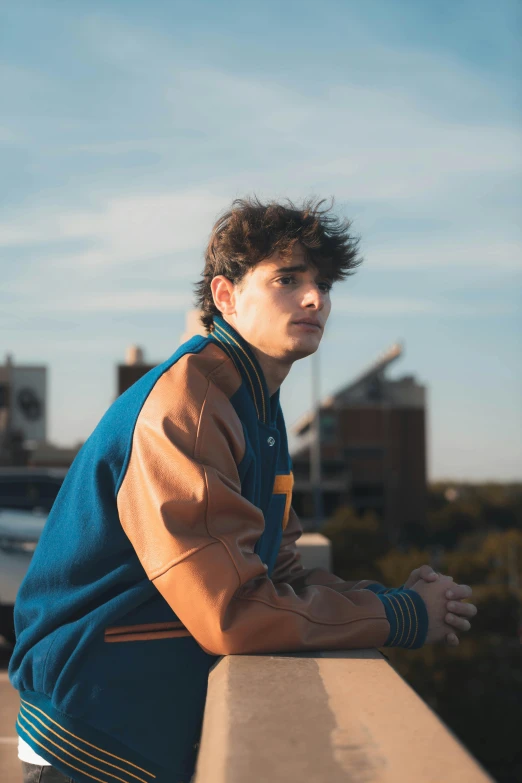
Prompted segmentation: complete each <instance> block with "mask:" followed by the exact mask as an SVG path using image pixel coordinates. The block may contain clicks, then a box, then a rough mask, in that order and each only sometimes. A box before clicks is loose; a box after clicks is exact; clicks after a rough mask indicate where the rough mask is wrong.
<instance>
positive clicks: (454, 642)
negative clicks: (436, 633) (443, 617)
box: [446, 633, 459, 647]
mask: <svg viewBox="0 0 522 783" xmlns="http://www.w3.org/2000/svg"><path fill="white" fill-rule="evenodd" d="M446 644H447V645H448V646H449V647H458V646H459V637H458V636H457V634H456V633H449V634H447V636H446Z"/></svg>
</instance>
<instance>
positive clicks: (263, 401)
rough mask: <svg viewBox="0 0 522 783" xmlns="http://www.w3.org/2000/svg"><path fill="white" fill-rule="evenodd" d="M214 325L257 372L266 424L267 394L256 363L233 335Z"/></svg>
mask: <svg viewBox="0 0 522 783" xmlns="http://www.w3.org/2000/svg"><path fill="white" fill-rule="evenodd" d="M214 325H215V327H216V329H220V330H221V331H222V332H223V334H226V335H227V337H228V338H229V339H230V340H232V342H233V343H235V344H236V345H237V347H238V348H239V350H240V351H243V353H244V354H245V356H246V358H247V359H248V361H249V362H250V364H251V365H252V367H253V369H254V372H255V374H256V377H257V380H258V383H259V388H260V390H261V401H262V403H263V421H264V422H265V423H266V406H265V393H264V391H263V384H262V383H261V378H260V377H259V373H258V372H257V369H256V366H255V364H254V362H253V361H252V359H251V358H250V356H249V355H248V353H247V352H246V351H245V349H244V348H243V346H242V345H241V344H240V343H238V341H237V340H236V339H235V338H234V337H232V335H231V334H228V332H226V331H225V330H224V329H223V327H221V326H220V325H219V324H214Z"/></svg>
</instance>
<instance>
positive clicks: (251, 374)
mask: <svg viewBox="0 0 522 783" xmlns="http://www.w3.org/2000/svg"><path fill="white" fill-rule="evenodd" d="M210 338H211V339H212V340H214V341H215V342H217V343H218V345H219V346H220V347H221V348H222V349H223V350H224V351H225V353H226V354H227V355H228V356H229V357H230V358H231V359H232V361H233V362H234V364H235V366H236V368H237V370H238V372H239V373H240V375H241V377H242V378H243V382H244V383H245V384H246V387H247V389H248V390H249V392H250V395H251V397H252V399H253V401H254V405H255V408H256V411H257V418H258V419H259V421H261V422H263V424H270V423H271V419H273V418H275V417H274V412H275V409H276V408H277V406H278V400H279V394H277V395H274V399H273V400H272V401H271V400H270V397H269V394H268V388H267V385H266V381H265V376H264V374H263V370H262V369H261V367H260V366H259V362H258V361H257V359H256V357H255V356H254V352H253V351H252V349H251V348H250V346H249V344H248V343H247V342H246V340H244V339H243V338H242V337H241V335H240V334H239V333H238V332H236V330H235V329H233V328H232V327H231V326H230V324H228V323H227V322H226V321H225V320H224V319H223V318H221V317H219V316H217V315H216V316H214V324H213V329H212V331H211V333H210ZM274 403H275V404H274Z"/></svg>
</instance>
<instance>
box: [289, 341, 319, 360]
mask: <svg viewBox="0 0 522 783" xmlns="http://www.w3.org/2000/svg"><path fill="white" fill-rule="evenodd" d="M320 344H321V340H320V339H319V340H317V338H316V339H313V340H299V341H295V342H294V343H293V344H292V345H291V346H289V350H288V354H289V358H291V361H293V362H297V361H299V359H306V357H307V356H311V355H312V354H313V353H315V352H316V351H317V349H318V348H319V346H320Z"/></svg>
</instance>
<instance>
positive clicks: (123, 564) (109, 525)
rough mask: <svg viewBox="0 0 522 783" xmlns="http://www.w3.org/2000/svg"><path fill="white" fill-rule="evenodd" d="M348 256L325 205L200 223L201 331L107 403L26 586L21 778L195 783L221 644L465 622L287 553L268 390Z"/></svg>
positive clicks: (425, 593)
mask: <svg viewBox="0 0 522 783" xmlns="http://www.w3.org/2000/svg"><path fill="white" fill-rule="evenodd" d="M358 263H359V262H358V259H357V242H356V241H355V240H354V239H353V238H352V237H351V236H350V233H349V224H348V223H342V222H340V221H338V220H336V219H335V218H334V217H332V215H331V214H329V212H328V211H327V210H322V209H321V207H320V205H315V206H314V205H313V204H307V205H305V206H304V207H303V208H302V209H297V208H296V207H294V206H293V205H291V204H288V205H286V206H283V205H278V204H268V205H263V204H260V203H259V202H257V201H254V200H253V201H248V200H246V201H237V202H234V204H233V207H232V209H231V211H229V212H227V213H226V214H225V215H223V216H222V217H221V218H220V220H219V221H218V222H217V224H216V225H215V227H214V230H213V232H212V235H211V238H210V241H209V245H208V248H207V252H206V263H205V269H204V272H203V276H202V280H201V282H200V284H199V285H198V299H199V304H200V306H201V309H202V311H203V321H204V324H205V326H206V327H207V329H208V330H209V334H208V337H206V338H203V337H195V338H193V339H192V340H189V342H187V343H185V344H184V345H182V346H181V348H180V349H179V350H178V351H177V352H176V353H175V354H174V355H173V356H172V357H171V358H170V359H169V360H168V361H166V362H165V363H164V364H162V365H160V366H159V367H157V368H155V369H154V370H152V371H151V372H149V373H148V374H147V375H146V376H145V377H144V378H142V379H141V380H140V381H139V382H138V383H136V384H135V385H134V386H133V387H132V388H131V389H129V390H128V391H127V392H126V393H125V394H124V395H122V396H121V397H120V398H119V399H118V400H116V402H115V403H114V404H113V405H112V406H111V408H110V409H109V411H108V412H107V414H106V415H105V416H104V418H103V419H102V421H101V422H100V424H99V425H98V427H97V428H96V429H95V431H94V433H93V434H92V435H91V437H90V438H89V439H88V440H87V442H86V443H85V445H84V447H83V448H82V450H81V452H80V453H79V455H78V456H77V458H76V460H75V462H74V464H73V466H72V467H71V469H70V471H69V473H68V475H67V478H66V480H65V482H64V485H63V488H62V490H61V492H60V494H59V496H58V498H57V500H56V502H55V505H54V507H53V510H52V512H51V514H50V517H49V520H48V522H47V524H46V527H45V530H44V532H43V535H42V538H41V541H40V543H39V545H38V547H37V550H36V552H35V554H34V557H33V560H32V562H31V566H30V569H29V571H28V574H27V577H26V579H25V581H24V583H23V585H22V587H21V590H20V594H19V597H18V599H17V603H16V613H15V622H16V633H17V643H16V647H15V650H14V654H13V657H12V663H11V667H10V675H11V681H12V683H13V685H14V686H15V687H16V688H18V689H19V690H20V692H21V708H20V713H19V717H18V722H17V730H18V733H19V736H20V739H21V751H20V756H21V758H22V760H23V762H24V770H25V775H26V781H40V780H41V781H47V780H49V781H51V780H52V781H59V780H61V781H63V780H69V779H72V780H73V781H77V782H78V783H92V781H93V780H95V781H102V783H114V781H123V783H136V781H139V783H152V782H154V783H174V782H175V783H180V782H182V781H189V780H190V778H191V775H192V773H193V770H194V764H195V758H196V748H197V742H198V738H199V733H200V727H201V720H202V715H203V709H204V704H205V695H206V687H207V675H208V671H209V668H210V666H211V665H212V664H213V663H214V661H215V660H216V656H219V655H226V654H238V653H262V652H278V651H291V650H320V649H334V648H336V649H346V648H356V647H359V648H360V647H381V646H385V645H390V646H393V645H399V646H402V647H409V648H416V647H420V646H421V645H422V644H424V643H426V642H428V643H429V642H436V641H439V640H442V639H443V638H444V637H445V636H446V635H448V643H450V644H457V643H458V639H457V636H456V635H455V630H467V629H468V628H469V621H468V619H466V618H468V617H471V616H472V615H473V614H474V613H475V608H474V607H473V606H472V605H471V604H465V603H463V602H462V601H461V600H460V599H462V598H465V597H469V595H470V594H471V591H470V588H468V587H466V586H463V585H456V584H454V583H453V582H452V580H451V579H450V578H449V577H442V576H439V575H437V574H434V573H433V571H432V570H431V569H430V568H429V567H428V566H422V567H421V568H420V569H416V570H415V571H414V572H413V573H412V574H411V575H410V577H409V579H408V580H407V582H406V584H405V585H404V586H403V587H402V588H398V589H396V590H393V589H392V590H386V589H385V588H384V587H383V586H382V585H378V584H375V583H373V582H371V581H359V582H345V581H343V580H341V579H339V578H338V577H336V576H334V575H333V574H330V573H327V572H325V571H322V570H320V569H315V570H304V569H303V568H302V566H301V564H300V561H299V555H298V553H297V549H296V545H295V542H296V540H297V539H298V538H299V535H300V533H301V529H300V525H299V521H298V519H297V517H296V515H295V513H294V512H293V510H292V507H291V494H292V472H291V463H290V458H289V455H288V448H287V440H286V431H285V425H284V421H283V416H282V413H281V409H280V406H279V387H280V385H281V383H282V382H283V381H284V379H285V377H286V376H287V374H288V372H289V370H290V368H291V366H292V364H293V362H294V361H296V360H297V359H301V358H303V357H305V356H308V355H310V354H311V353H313V352H314V351H316V350H317V348H318V346H319V343H320V341H321V337H322V335H323V330H324V327H325V324H326V321H327V319H328V315H329V313H330V306H331V305H330V288H331V285H332V283H333V282H335V281H336V280H340V279H342V278H344V277H346V276H347V275H348V274H350V273H351V272H353V270H354V269H355V267H356V266H357V264H358ZM430 580H432V581H430ZM448 589H451V590H452V591H453V599H454V600H453V602H452V603H450V604H448V597H447V591H448ZM448 609H449V610H451V612H452V613H451V614H448ZM39 776H40V777H39Z"/></svg>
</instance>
